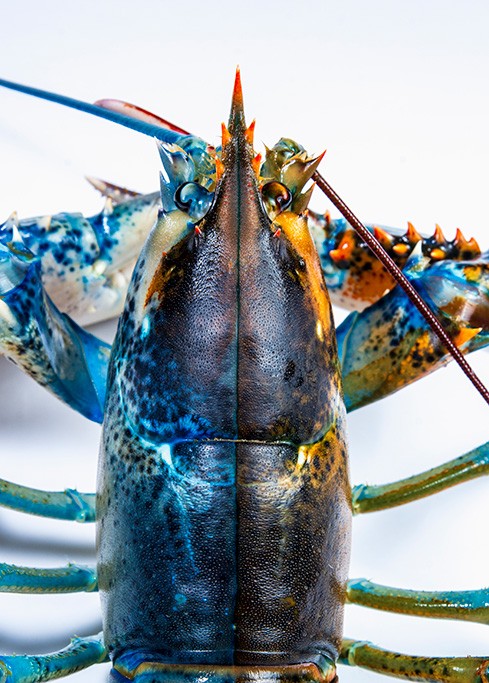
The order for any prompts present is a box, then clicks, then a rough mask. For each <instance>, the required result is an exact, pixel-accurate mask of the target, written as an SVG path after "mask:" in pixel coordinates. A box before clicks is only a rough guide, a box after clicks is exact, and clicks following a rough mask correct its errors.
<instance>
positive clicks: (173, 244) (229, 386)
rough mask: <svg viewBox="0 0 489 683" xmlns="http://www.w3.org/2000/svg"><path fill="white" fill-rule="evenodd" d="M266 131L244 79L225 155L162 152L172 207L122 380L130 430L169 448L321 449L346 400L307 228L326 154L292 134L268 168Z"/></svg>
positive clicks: (115, 374) (143, 291)
mask: <svg viewBox="0 0 489 683" xmlns="http://www.w3.org/2000/svg"><path fill="white" fill-rule="evenodd" d="M253 131H254V123H252V124H251V125H250V126H249V127H247V126H246V123H245V117H244V110H243V96H242V90H241V81H240V74H239V70H238V72H237V74H236V81H235V85H234V92H233V98H232V106H231V114H230V118H229V124H228V126H227V127H226V126H225V125H224V124H223V127H222V148H221V149H217V150H214V149H213V148H209V147H208V146H207V145H205V143H203V142H202V141H201V140H199V139H197V138H194V137H192V136H187V137H184V138H182V139H181V140H180V144H179V145H176V144H172V145H168V144H164V143H159V151H160V156H161V159H162V163H163V169H164V172H163V173H162V176H161V199H162V211H161V213H160V216H159V219H158V221H157V223H156V225H155V227H154V229H153V231H152V233H151V235H150V237H149V239H148V241H147V243H146V246H145V248H144V249H143V252H142V254H141V256H140V259H139V261H138V264H137V265H136V269H135V272H134V276H133V281H132V285H131V288H130V290H129V295H128V300H127V303H126V309H125V312H124V314H123V316H122V319H121V323H120V326H119V333H118V338H117V340H116V352H115V353H114V355H113V361H112V373H111V377H112V380H111V381H117V382H118V383H119V386H120V395H121V396H122V400H123V404H124V412H125V413H126V416H127V418H128V421H129V423H130V424H131V425H132V427H133V429H134V430H136V431H137V432H138V433H139V434H142V435H143V436H144V437H145V438H150V439H152V440H155V441H157V442H167V443H168V442H170V443H171V442H172V441H174V440H178V439H188V438H207V437H208V438H224V439H237V438H240V439H265V440H268V439H273V440H277V439H279V440H280V439H283V440H286V441H288V442H293V443H301V444H303V443H310V442H315V441H317V440H319V439H321V437H322V436H323V435H324V433H325V432H326V431H327V430H328V429H329V428H330V427H331V424H332V423H333V421H334V419H335V418H334V416H335V415H336V413H337V408H338V405H337V404H338V402H339V401H341V399H340V391H339V389H338V387H339V381H340V380H339V372H338V361H337V356H336V342H335V338H334V331H333V323H332V317H331V310H330V304H329V298H328V295H327V291H326V286H325V284H324V280H323V276H322V272H321V268H320V263H319V259H318V256H317V253H316V250H315V247H314V244H313V241H312V238H311V236H310V234H309V230H308V227H307V219H306V209H307V204H308V201H309V198H310V195H311V191H312V190H311V189H308V190H304V187H305V185H306V183H307V182H308V181H309V179H310V178H311V176H312V174H313V173H314V171H315V169H316V168H317V165H318V164H319V161H320V159H321V157H318V158H309V157H308V156H307V154H306V153H305V151H304V150H303V149H302V147H300V146H299V145H297V144H296V143H294V142H293V141H291V140H286V139H281V140H280V141H279V142H278V143H277V145H275V147H273V148H272V149H270V150H267V152H266V158H265V162H264V163H263V164H261V163H260V161H261V158H260V155H256V154H255V152H254V150H253ZM128 347H131V348H130V353H129V350H128ZM128 358H131V359H133V360H132V361H131V362H129V361H128V360H127V359H128ZM157 387H158V391H156V388H157Z"/></svg>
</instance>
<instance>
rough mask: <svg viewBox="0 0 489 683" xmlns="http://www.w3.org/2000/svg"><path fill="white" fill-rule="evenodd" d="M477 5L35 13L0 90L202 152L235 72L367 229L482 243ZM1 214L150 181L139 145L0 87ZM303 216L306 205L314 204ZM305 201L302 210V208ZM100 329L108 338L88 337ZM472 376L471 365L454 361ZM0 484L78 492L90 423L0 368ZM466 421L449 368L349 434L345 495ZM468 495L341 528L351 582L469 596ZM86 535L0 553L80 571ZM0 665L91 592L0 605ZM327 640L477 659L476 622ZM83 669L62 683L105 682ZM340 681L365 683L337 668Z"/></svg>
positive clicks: (475, 421) (483, 104)
mask: <svg viewBox="0 0 489 683" xmlns="http://www.w3.org/2000/svg"><path fill="white" fill-rule="evenodd" d="M488 31H489V5H488V4H487V2H485V1H480V2H476V1H469V2H464V3H462V2H450V1H447V0H444V1H443V0H437V1H430V0H428V1H426V0H425V1H423V2H421V1H419V0H416V1H414V2H410V3H404V2H399V1H397V2H396V1H391V2H389V1H387V0H384V1H382V0H370V1H369V2H368V3H367V2H360V0H350V1H347V2H342V3H339V2H332V1H331V0H327V1H322V2H320V1H319V0H318V1H313V2H306V3H303V4H302V6H300V5H299V3H296V2H289V1H288V0H284V1H283V2H280V3H279V2H268V3H263V4H262V3H258V2H256V1H255V0H251V1H250V0H249V1H248V2H247V3H246V5H244V4H239V5H238V4H234V5H233V4H232V3H226V4H225V3H222V4H221V3H217V2H207V3H204V2H195V1H194V0H188V1H187V2H186V3H181V2H180V3H177V2H175V3H170V2H168V1H167V0H159V1H158V2H156V1H154V2H149V1H147V2H144V0H139V2H133V3H129V2H127V1H126V0H119V1H118V2H100V1H99V2H94V1H93V0H84V1H83V2H77V1H76V2H70V3H67V2H61V1H60V2H55V1H53V0H43V2H42V3H39V2H34V0H29V1H26V2H22V1H18V2H17V3H16V4H15V7H14V5H13V3H9V4H8V6H7V5H6V4H5V5H4V6H3V7H2V39H1V42H0V75H1V76H3V77H5V78H8V79H11V80H18V81H20V82H24V83H27V84H30V85H34V86H37V87H42V88H46V89H52V90H54V91H57V92H60V93H63V94H67V95H71V96H73V97H78V98H80V99H85V100H88V101H94V100H96V99H98V98H100V97H117V98H121V99H126V100H128V101H130V102H135V103H137V104H140V105H141V106H143V107H145V108H147V109H149V110H154V111H155V112H156V113H160V114H161V115H163V116H166V117H167V118H169V119H170V120H173V121H175V122H177V123H180V124H181V125H182V126H183V127H186V128H188V129H189V130H191V131H192V132H194V133H196V134H199V135H201V136H202V137H204V138H206V139H207V140H209V141H210V142H214V143H217V142H218V136H219V130H220V128H219V126H220V122H221V120H223V119H225V118H226V116H227V112H228V108H229V102H230V95H231V88H232V82H233V77H234V68H235V66H236V64H238V63H239V64H240V66H241V69H242V77H243V85H244V90H245V105H246V111H247V113H248V118H249V119H250V120H251V118H253V117H256V118H257V136H256V139H257V142H258V143H260V142H261V141H264V142H266V143H267V144H268V145H271V144H273V143H274V142H275V141H276V140H277V139H278V138H279V137H280V136H282V135H286V136H290V137H293V138H296V139H298V140H299V141H300V142H302V144H304V145H305V146H306V147H307V148H308V149H309V150H310V151H321V150H323V149H324V148H328V154H327V156H326V159H325V161H324V162H323V166H322V168H323V172H324V173H325V175H326V176H327V177H328V178H329V180H330V181H331V183H332V184H333V186H334V187H335V188H336V189H337V190H338V192H340V194H341V195H342V196H343V197H344V199H345V200H346V201H347V202H348V203H350V204H351V206H352V208H353V209H354V211H355V212H356V213H357V214H358V215H360V216H361V217H362V218H363V219H364V220H366V221H375V222H378V223H381V224H386V225H389V224H390V225H398V226H405V225H406V221H407V220H411V221H412V222H413V223H414V225H415V226H416V227H417V228H418V230H420V231H432V230H433V228H434V224H435V222H438V223H440V224H441V226H442V227H443V229H444V230H445V231H446V233H447V235H448V236H449V237H450V238H451V237H452V236H453V234H454V230H455V227H457V226H459V227H461V228H462V229H463V230H464V232H465V231H466V232H467V236H468V237H470V236H471V235H472V234H473V235H475V236H476V237H477V238H478V239H479V241H480V243H481V246H483V247H484V248H487V247H488V243H489V237H488V232H487V225H488V217H487V200H488V192H487V187H488V180H489V177H488V176H489V174H488V162H487V159H488V156H489V132H488V130H489V126H488V123H489V97H488V85H487V84H488V77H487V74H488V73H489V43H488V41H487V34H488ZM0 149H1V156H0V160H1V161H0V181H1V185H0V187H1V196H0V217H1V216H3V217H4V218H6V217H7V216H8V214H9V213H10V212H11V211H12V210H14V209H17V210H18V211H19V214H20V215H21V216H30V215H36V214H37V215H38V214H42V213H54V212H57V211H61V210H65V211H83V212H84V213H86V214H91V213H94V212H96V211H98V210H99V209H100V207H101V201H100V199H99V198H98V197H97V195H96V193H95V192H94V191H93V190H91V189H90V188H89V187H88V185H87V184H86V183H85V182H84V180H83V175H85V174H87V175H95V176H99V177H101V178H105V179H108V180H112V181H114V182H116V183H119V184H122V185H126V186H128V187H132V188H134V189H138V190H141V191H150V190H153V189H155V188H156V187H157V177H158V170H159V162H158V156H157V153H156V150H155V148H154V143H153V142H152V141H151V140H149V139H147V138H144V137H142V136H140V135H137V134H136V133H132V132H128V131H124V130H122V129H118V128H116V127H115V125H112V124H109V123H106V122H102V121H97V120H92V119H90V118H89V117H88V116H86V115H83V114H79V113H74V112H70V111H68V110H67V109H65V108H62V107H59V106H56V105H52V104H48V103H44V102H36V101H35V100H33V99H32V98H28V97H26V96H24V95H20V94H14V93H11V92H8V91H3V90H1V91H0ZM316 201H317V200H316ZM321 205H322V203H321V202H319V206H321ZM99 333H100V334H105V335H106V336H107V335H110V329H109V328H108V327H105V328H104V329H103V330H102V331H99ZM472 363H473V365H474V367H475V368H476V369H477V370H478V371H479V372H480V374H481V376H482V378H483V379H485V381H486V383H487V382H488V381H489V362H488V354H487V353H486V352H479V353H478V354H476V355H475V356H472ZM0 381H1V390H0V391H1V394H0V397H1V410H0V436H1V440H0V470H1V476H2V477H5V478H8V479H11V480H13V481H18V482H19V483H24V484H28V485H32V486H36V487H39V488H47V489H63V488H65V487H67V486H70V487H74V486H77V487H78V488H79V489H80V490H87V491H89V490H93V489H94V486H95V474H96V458H97V450H98V445H97V444H98V438H99V428H98V427H97V426H96V425H93V424H90V423H88V422H87V421H85V420H83V418H81V417H79V416H78V415H76V414H75V413H73V412H72V411H71V410H70V409H68V408H65V407H64V406H62V405H61V404H60V403H59V402H58V401H57V400H55V399H53V398H52V397H51V396H49V395H48V394H47V393H46V392H45V391H43V390H42V389H40V388H39V387H37V386H36V385H35V384H34V382H32V381H31V380H29V379H27V378H25V377H23V376H22V375H21V374H20V372H19V371H17V370H16V369H15V368H14V367H12V366H10V365H9V364H7V363H6V362H5V361H3V362H1V363H0ZM487 416H488V413H487V407H486V406H484V404H483V402H482V399H480V398H479V397H478V396H477V395H476V393H475V391H474V390H473V389H472V387H471V386H470V385H469V383H468V381H467V380H465V379H464V378H463V376H462V375H461V373H460V371H459V370H458V369H456V368H454V367H452V368H449V369H447V370H444V371H442V372H439V373H438V375H437V376H434V377H431V378H428V379H426V380H423V381H422V382H420V383H419V385H417V386H413V387H411V388H409V389H407V390H405V391H404V392H402V393H400V394H397V395H396V396H394V397H392V398H391V399H387V400H385V401H384V402H382V403H381V404H378V405H375V406H372V407H370V408H366V409H363V410H362V411H360V412H358V413H357V414H353V415H352V416H351V420H350V441H351V469H352V481H353V483H359V482H362V481H368V482H370V483H377V482H386V481H391V480H393V479H396V478H399V477H403V476H407V475H409V474H411V473H414V472H418V471H421V470H424V469H426V468H428V467H430V466H433V465H436V464H440V463H442V462H444V461H446V460H449V459H451V458H453V457H456V456H457V455H459V454H461V453H463V452H466V451H467V450H469V449H470V448H472V447H474V446H476V445H478V444H480V443H482V442H483V441H485V440H487V432H488V430H487V424H488V417H487ZM487 494H488V485H487V480H486V479H482V480H479V481H475V482H472V483H470V484H465V485H463V486H460V487H458V488H455V489H452V490H451V491H448V492H445V493H443V494H440V495H438V496H436V497H435V498H430V499H427V500H425V501H421V502H418V503H413V504H411V505H408V506H406V507H404V508H398V509H396V510H393V511H387V512H382V513H376V514H372V515H370V516H366V517H364V518H359V519H356V520H355V521H354V545H353V558H352V569H351V576H366V577H368V578H371V579H372V580H375V581H378V582H383V583H386V584H390V585H397V586H400V587H406V588H408V587H410V588H419V589H422V588H425V589H457V588H458V589H468V588H476V587H481V586H484V585H487V583H488V581H487V573H488V571H487V566H488V560H489V550H488V544H487V500H488V495H487ZM92 546H93V529H92V528H84V527H82V526H79V525H76V524H70V523H67V522H48V521H45V520H42V519H37V518H30V517H25V516H23V515H20V514H16V513H12V512H9V511H6V510H3V511H0V559H1V560H5V561H10V562H16V563H19V564H21V563H24V564H30V565H38V566H56V565H59V564H64V563H65V562H67V561H68V560H70V559H71V560H73V561H79V562H86V563H89V562H91V561H92ZM0 604H1V607H0V615H1V616H0V651H4V652H14V651H15V652H26V651H28V652H45V651H50V650H53V649H57V648H59V647H62V646H63V645H64V644H66V642H67V640H68V639H69V637H70V635H71V634H74V633H77V634H80V635H86V634H89V633H93V632H96V631H97V630H99V628H100V625H99V617H98V614H99V608H98V598H97V596H96V595H71V596H64V597H63V596H51V597H46V596H39V597H31V596H22V595H21V596H3V597H1V602H0ZM345 632H346V633H347V634H348V635H349V636H351V637H355V638H359V639H370V640H372V641H374V642H376V643H377V644H379V645H382V646H385V647H387V648H394V649H398V650H400V651H404V652H409V653H417V654H427V655H428V654H433V655H434V654H439V655H450V654H458V655H466V654H469V653H470V654H474V655H483V654H484V653H485V654H487V653H488V650H489V642H488V638H487V627H486V628H485V629H484V627H483V626H478V625H472V624H459V623H457V622H444V623H443V622H442V623H439V622H437V621H424V620H419V619H414V618H410V617H399V616H392V615H387V614H384V615H383V614H377V613H375V612H373V611H370V610H365V609H361V608H355V607H348V608H347V615H346V628H345ZM106 676H107V669H106V668H104V667H99V668H98V669H92V670H90V671H89V672H82V673H79V674H77V675H76V676H75V677H74V678H76V679H77V680H78V681H79V683H82V682H85V681H86V682H88V681H90V683H97V682H98V681H103V680H105V678H106ZM340 677H341V681H342V682H346V681H362V682H367V681H371V680H372V681H373V680H379V679H378V678H375V677H374V676H373V675H370V674H368V673H364V672H361V671H359V670H350V669H348V670H347V669H341V671H340Z"/></svg>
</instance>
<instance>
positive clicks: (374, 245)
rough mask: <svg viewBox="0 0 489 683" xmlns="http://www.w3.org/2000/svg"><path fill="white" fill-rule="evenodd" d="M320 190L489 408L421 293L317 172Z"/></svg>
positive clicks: (487, 393) (488, 393) (485, 395)
mask: <svg viewBox="0 0 489 683" xmlns="http://www.w3.org/2000/svg"><path fill="white" fill-rule="evenodd" d="M312 177H313V180H315V182H316V184H317V186H318V187H319V189H320V190H322V191H323V192H324V194H325V195H326V196H327V197H328V199H329V200H330V201H331V202H332V203H333V204H334V205H335V206H336V208H337V209H338V211H339V212H340V213H341V214H342V216H343V217H344V218H345V219H346V220H347V221H348V223H349V224H350V225H351V226H352V227H353V228H354V229H355V230H356V231H357V232H358V234H359V235H360V237H361V238H362V240H363V241H364V242H365V244H366V245H367V246H368V248H369V249H370V250H371V251H372V252H373V253H374V254H375V256H376V257H377V258H378V259H379V261H380V262H381V263H382V264H383V265H384V267H385V269H386V270H387V271H388V272H389V273H390V274H391V275H392V277H393V278H394V280H395V281H396V282H397V283H398V285H400V286H401V287H402V288H403V290H404V291H405V292H406V294H407V295H408V297H409V298H410V299H411V301H412V302H413V304H414V305H415V306H416V308H417V309H418V311H419V312H420V313H421V315H422V316H423V317H424V319H425V320H426V321H427V323H428V324H429V326H430V327H431V329H432V330H433V332H434V333H435V334H436V336H437V337H438V339H439V340H440V341H441V343H442V344H443V346H445V348H446V349H447V350H448V351H450V353H451V354H452V356H453V358H454V359H455V360H456V361H457V363H458V364H459V366H460V367H461V369H462V370H463V372H464V373H465V374H466V375H467V377H468V378H469V380H470V381H471V382H472V384H473V385H474V387H475V388H476V389H477V391H478V392H479V394H480V395H481V396H482V398H483V399H484V400H485V402H486V403H487V404H489V391H488V390H487V388H486V387H485V386H484V384H483V383H482V382H481V380H480V379H479V377H478V376H477V375H476V373H475V372H474V371H473V370H472V368H471V367H470V365H469V364H468V363H467V361H466V360H465V358H464V356H463V355H462V352H461V351H460V349H459V348H458V347H457V346H456V345H455V344H454V343H453V341H452V340H451V339H450V337H449V336H448V334H447V333H446V332H445V330H444V328H443V327H442V325H441V323H440V321H439V320H438V318H437V317H436V316H435V314H434V313H433V311H432V310H431V308H429V306H427V304H426V303H425V302H424V301H423V299H422V298H421V296H420V295H419V293H418V291H417V290H416V289H415V288H414V286H413V285H412V283H411V281H410V280H408V278H407V277H406V276H405V275H404V273H403V272H402V270H401V269H400V268H399V266H398V265H397V264H396V263H395V262H394V261H393V260H392V258H391V257H390V256H389V254H388V253H387V252H386V250H385V249H384V247H383V246H382V245H381V244H380V242H378V241H377V240H376V239H375V237H374V236H373V235H372V234H371V233H370V232H369V231H368V230H367V228H366V227H365V226H364V225H363V223H362V222H361V221H360V220H359V219H358V218H357V217H356V216H355V214H354V213H353V211H352V210H351V209H350V208H349V207H348V206H347V205H346V204H345V202H344V201H343V200H342V199H341V197H340V196H339V195H338V194H337V193H336V192H335V191H334V190H333V188H332V187H331V185H330V184H329V183H328V182H327V180H325V178H323V176H322V175H321V174H320V173H318V172H317V171H316V172H315V173H314V175H313V176H312Z"/></svg>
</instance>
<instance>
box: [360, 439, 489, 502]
mask: <svg viewBox="0 0 489 683" xmlns="http://www.w3.org/2000/svg"><path fill="white" fill-rule="evenodd" d="M487 474H489V442H487V443H485V444H483V445H482V446H479V447H478V448H474V450H472V451H469V453H466V454H465V455H462V456H460V457H459V458H455V459H454V460H450V461H449V462H446V463H444V464H443V465H439V466H438V467H433V468H432V469H430V470H427V471H426V472H422V473H421V474H416V475H414V476H412V477H408V478H406V479H401V480H400V481H396V482H394V483H392V484H382V485H379V486H367V485H364V484H360V485H358V486H354V487H353V490H352V505H353V514H361V513H365V512H375V511H376V510H385V509H387V508H391V507H396V506H397V505H404V503H410V502H411V501H413V500H418V499H419V498H424V497H426V496H430V495H433V494H434V493H438V491H443V490H445V489H447V488H450V487H451V486H455V485H456V484H461V483H462V482H464V481H470V480H471V479H476V478H477V477H482V476H483V475H487Z"/></svg>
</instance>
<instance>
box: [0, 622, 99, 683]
mask: <svg viewBox="0 0 489 683" xmlns="http://www.w3.org/2000/svg"><path fill="white" fill-rule="evenodd" d="M106 661H108V653H107V650H106V648H105V646H104V644H103V640H102V635H101V634H100V635H98V636H93V637H89V638H73V640H72V641H71V643H70V645H68V647H66V648H64V649H63V650H60V651H59V652H52V653H51V654H47V655H6V656H0V683H43V681H50V680H52V679H53V678H61V677H62V676H68V675H69V674H72V673H75V672H76V671H81V670H82V669H87V668H88V667H89V666H92V664H100V663H101V662H106Z"/></svg>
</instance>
